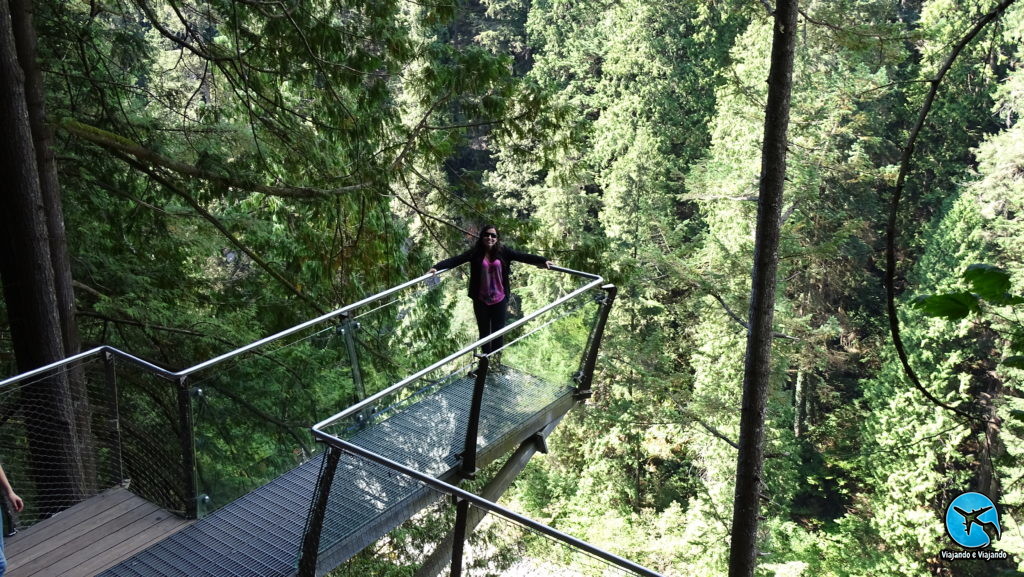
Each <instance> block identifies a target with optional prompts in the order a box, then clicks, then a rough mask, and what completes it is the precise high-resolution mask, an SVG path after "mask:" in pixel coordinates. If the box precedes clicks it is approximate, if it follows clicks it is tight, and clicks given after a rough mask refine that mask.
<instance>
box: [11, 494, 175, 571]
mask: <svg viewBox="0 0 1024 577" xmlns="http://www.w3.org/2000/svg"><path fill="white" fill-rule="evenodd" d="M191 523H192V521H189V520H185V519H182V518H180V517H177V516H176V515H174V514H172V513H169V512H167V511H164V510H162V509H160V508H159V507H157V506H156V505H154V504H153V503H150V502H149V501H146V500H145V499H143V498H141V497H138V496H136V495H134V494H132V493H131V492H130V491H128V490H126V489H123V488H120V487H117V488H114V489H110V490H108V491H105V492H103V493H101V494H100V495H97V496H95V497H93V498H91V499H87V500H86V501H83V502H82V503H79V504H77V505H75V506H74V507H70V508H68V509H67V510H65V511H62V512H61V513H58V514H57V515H54V516H53V517H51V518H49V519H46V520H45V521H42V522H40V523H37V524H35V525H33V526H32V527H29V528H27V529H24V530H23V531H20V532H19V533H18V534H17V535H15V536H14V537H12V538H11V539H10V540H9V543H10V547H8V548H7V552H8V563H9V564H10V565H9V566H8V571H7V574H6V577H57V576H61V577H91V576H93V575H96V574H97V573H99V572H101V571H103V570H105V569H108V568H109V567H112V566H114V565H117V564H118V563H120V562H122V561H124V560H125V559H127V558H129V557H131V556H132V555H134V554H135V553H137V552H138V551H141V550H143V549H145V548H146V547H149V546H150V545H152V544H154V543H158V542H159V541H161V540H163V539H164V538H166V537H167V536H169V535H172V534H173V533H175V532H177V531H178V530H180V529H182V528H184V527H187V526H189V525H190V524H191ZM5 544H7V543H5Z"/></svg>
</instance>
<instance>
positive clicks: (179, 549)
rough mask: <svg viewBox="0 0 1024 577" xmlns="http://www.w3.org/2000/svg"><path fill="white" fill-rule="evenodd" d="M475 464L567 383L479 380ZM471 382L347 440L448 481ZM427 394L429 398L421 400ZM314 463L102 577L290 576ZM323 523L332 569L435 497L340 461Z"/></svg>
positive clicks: (520, 437)
mask: <svg viewBox="0 0 1024 577" xmlns="http://www.w3.org/2000/svg"><path fill="white" fill-rule="evenodd" d="M486 382H487V395H485V397H484V401H483V406H482V410H481V419H480V430H479V439H480V445H479V446H478V452H477V459H478V463H480V464H481V465H483V464H487V463H489V462H492V461H494V460H496V459H497V458H499V457H501V456H502V455H504V454H506V453H507V452H508V451H510V450H512V449H514V448H515V447H516V446H518V445H519V444H521V443H522V442H524V441H525V440H527V439H529V438H530V437H532V436H533V435H534V434H536V433H537V432H538V431H539V430H540V429H542V428H543V427H544V426H546V425H547V424H548V423H550V422H551V421H552V420H554V419H556V418H558V417H560V416H561V415H564V414H565V412H566V411H568V410H569V409H570V408H571V407H572V406H573V405H574V404H575V402H576V401H575V400H574V398H573V393H574V392H575V388H574V387H570V386H566V385H556V384H552V383H549V382H546V381H544V380H541V379H538V378H536V377H534V376H531V375H529V374H527V373H524V372H521V371H517V370H514V369H511V368H505V369H504V370H503V371H500V372H498V373H497V374H495V373H492V374H490V375H488V377H487V381H486ZM473 384H474V379H472V378H469V377H461V378H457V379H455V380H453V381H451V382H449V383H448V384H446V385H444V386H442V387H441V388H440V389H439V390H437V391H424V392H422V393H421V395H420V398H419V399H417V400H416V401H415V402H413V404H411V405H409V406H408V407H407V408H405V409H403V410H401V411H397V412H395V413H394V414H391V415H386V416H385V420H383V421H381V422H379V423H378V424H376V425H373V426H371V427H369V428H366V429H364V430H362V431H359V432H357V433H355V434H354V435H353V436H352V437H351V438H350V439H349V441H350V442H351V443H353V444H355V445H357V446H360V447H363V448H365V449H367V450H370V451H373V452H375V453H377V454H380V455H382V456H384V457H387V458H389V459H391V460H394V461H396V462H399V463H401V464H403V465H405V466H407V467H410V468H412V469H415V470H418V471H420V472H423V473H426V474H428V475H431V476H433V477H436V478H439V479H442V480H453V479H455V478H456V477H458V467H459V463H460V458H459V456H460V454H461V453H462V451H463V447H464V444H465V443H464V434H465V433H464V432H465V429H466V425H467V422H468V419H469V407H470V402H471V399H472V395H473ZM428 393H429V394H428ZM322 460H323V457H322V456H318V457H317V458H315V459H313V460H311V461H309V462H307V463H305V464H303V465H302V466H300V467H297V468H296V469H294V470H292V471H291V472H289V473H287V474H285V475H284V476H282V477H280V478H278V479H276V480H275V481H273V482H271V483H270V484H268V485H266V486H264V487H262V488H260V489H257V490H256V491H253V492H251V493H249V494H248V495H246V496H245V497H242V498H241V499H239V500H237V501H235V502H233V503H231V504H230V505H227V506H226V507H224V508H223V509H220V510H219V511H217V512H216V513H214V514H212V515H210V516H209V517H206V518H204V519H201V520H200V521H198V522H196V523H195V524H194V525H192V526H191V527H189V528H187V529H185V530H182V531H180V532H178V533H176V534H175V535H172V536H171V537H170V538H168V539H166V540H165V541H163V542H161V543H159V544H157V545H155V546H153V547H151V548H150V549H148V550H146V551H144V552H142V553H140V554H138V555H136V556H135V557H133V558H131V559H129V560H127V561H125V562H124V563H122V564H120V565H118V566H116V567H113V568H111V569H109V570H108V571H106V572H104V573H102V574H101V575H103V576H104V577H127V576H133V577H149V576H181V577H186V576H187V577H201V576H231V577H243V576H252V577H276V576H282V577H283V576H290V575H294V574H295V573H296V571H297V567H298V560H299V554H300V550H301V546H302V539H303V534H304V529H305V525H306V517H307V515H308V513H309V509H310V503H311V500H312V498H313V492H314V489H315V486H316V481H317V478H318V475H319V473H320V467H321V464H322ZM333 488H334V489H336V490H332V491H331V500H332V503H331V507H330V510H331V518H329V519H326V520H325V522H324V532H323V535H322V538H321V540H322V541H321V542H322V549H323V551H324V553H321V555H320V561H319V565H321V566H327V567H332V566H336V565H338V564H340V563H342V562H344V561H345V560H346V559H348V558H349V557H351V556H352V555H354V554H355V553H357V552H359V551H360V550H362V549H363V548H364V547H366V546H367V545H369V544H371V543H373V542H374V541H375V540H377V539H378V538H380V537H381V536H383V535H385V534H386V533H387V532H388V531H390V530H391V529H393V528H395V527H397V526H398V525H399V524H400V523H401V522H402V521H404V520H406V519H408V518H409V517H411V516H412V515H413V514H415V513H416V512H417V511H418V510H419V509H421V508H422V507H424V506H426V505H427V504H429V503H430V502H431V501H432V500H433V499H435V498H436V495H437V494H436V493H434V492H431V491H428V490H426V489H425V488H424V487H423V486H422V485H418V484H413V483H409V482H408V481H407V480H403V479H402V478H401V477H400V476H396V475H394V474H392V473H391V472H389V471H388V470H387V469H386V468H385V467H383V466H381V465H376V464H373V463H371V462H368V461H365V460H360V459H355V458H351V459H346V458H343V459H342V461H341V463H340V465H339V468H338V472H337V474H336V476H335V478H334V486H333Z"/></svg>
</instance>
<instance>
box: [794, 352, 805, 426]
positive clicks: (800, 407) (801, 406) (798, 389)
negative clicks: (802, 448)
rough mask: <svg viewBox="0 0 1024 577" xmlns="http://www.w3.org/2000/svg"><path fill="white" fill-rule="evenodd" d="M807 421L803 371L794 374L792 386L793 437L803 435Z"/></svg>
mask: <svg viewBox="0 0 1024 577" xmlns="http://www.w3.org/2000/svg"><path fill="white" fill-rule="evenodd" d="M806 419H807V382H806V377H804V370H803V369H799V370H798V371H797V373H796V384H795V385H794V386H793V436H794V437H796V438H798V439H799V438H800V437H802V436H803V434H804V423H805V422H806Z"/></svg>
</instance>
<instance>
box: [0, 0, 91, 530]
mask: <svg viewBox="0 0 1024 577" xmlns="http://www.w3.org/2000/svg"><path fill="white" fill-rule="evenodd" d="M0 129H2V130H3V135H4V136H3V138H0V182H3V187H2V189H0V190H2V191H3V197H2V199H0V202H2V204H3V207H4V210H3V211H0V280H2V283H3V291H4V298H5V301H6V304H7V314H8V318H9V322H10V328H11V337H12V340H13V343H14V355H15V358H16V359H17V362H18V368H19V370H21V371H25V370H29V369H32V368H35V367H39V366H42V365H45V364H48V363H51V362H54V361H57V360H60V359H62V358H64V343H63V340H62V337H61V334H62V331H61V324H60V318H59V314H58V313H57V302H56V294H55V288H54V278H53V268H52V264H51V259H50V243H49V235H48V230H47V224H46V211H45V208H44V205H43V199H42V195H41V193H40V188H39V174H38V171H37V164H36V154H35V146H34V145H33V138H32V129H31V125H30V121H29V114H28V106H27V101H26V95H25V77H24V73H23V70H22V68H21V66H20V63H19V60H18V56H17V49H16V47H15V37H14V30H13V23H12V19H11V10H10V5H9V4H8V2H7V1H6V0H0ZM22 395H23V397H22V399H23V401H22V403H21V407H20V408H21V410H22V411H23V413H24V414H23V418H24V422H25V427H26V434H27V437H28V442H29V451H30V454H31V460H30V463H29V472H30V475H31V477H32V480H33V481H34V483H35V484H36V488H37V495H36V498H37V499H38V500H39V505H40V508H41V510H42V511H43V513H44V514H46V513H54V512H56V511H58V510H60V509H62V508H64V507H66V506H68V505H70V504H73V503H74V502H77V501H78V500H80V497H81V494H82V482H83V474H82V472H83V471H82V462H81V459H80V455H79V454H78V451H77V446H78V442H77V440H78V435H77V431H76V425H75V415H74V407H73V403H72V396H71V390H70V387H69V383H68V379H67V377H66V375H53V376H50V377H48V378H44V379H41V380H39V381H37V382H34V383H33V384H31V385H30V386H27V387H25V388H24V390H23V391H22ZM28 407H32V408H33V410H31V411H30V410H27V408H28Z"/></svg>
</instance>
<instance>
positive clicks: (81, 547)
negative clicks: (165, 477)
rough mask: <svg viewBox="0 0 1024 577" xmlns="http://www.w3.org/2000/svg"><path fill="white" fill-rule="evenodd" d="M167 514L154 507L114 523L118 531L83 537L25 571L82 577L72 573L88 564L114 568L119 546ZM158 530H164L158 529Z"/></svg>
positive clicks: (40, 576)
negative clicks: (112, 566) (122, 521)
mask: <svg viewBox="0 0 1024 577" xmlns="http://www.w3.org/2000/svg"><path fill="white" fill-rule="evenodd" d="M154 507H155V506H154ZM170 515H171V513H168V512H167V511H164V510H161V509H159V508H155V510H151V511H150V512H149V513H148V514H146V515H144V516H142V517H134V516H133V517H134V518H133V519H132V521H131V522H129V523H118V524H116V527H117V528H116V530H113V531H112V532H110V531H104V532H103V533H105V534H104V535H99V533H100V532H98V531H94V532H92V534H91V535H83V536H82V537H80V538H79V539H76V540H74V541H72V542H71V543H69V544H68V545H67V546H65V547H64V548H62V550H61V551H60V554H59V555H50V556H47V558H46V559H45V560H44V559H38V560H37V561H39V563H37V564H36V563H32V564H29V565H31V567H29V566H26V570H28V571H30V572H29V573H28V574H29V575H33V576H35V577H59V576H63V575H69V574H78V575H84V574H85V573H76V572H75V571H76V568H77V567H78V566H80V565H83V564H84V563H86V562H88V561H92V562H94V563H96V564H98V565H106V566H110V565H113V564H114V563H116V562H120V561H121V560H122V558H123V557H121V556H120V551H121V549H119V548H118V546H119V545H121V544H122V543H124V542H125V541H127V540H130V539H131V538H132V537H133V536H134V535H139V534H145V533H147V531H149V530H150V529H151V528H152V527H153V526H155V525H159V524H160V522H161V521H164V520H166V519H167V518H168V516H170ZM122 517H123V516H122ZM160 529H161V530H162V529H163V528H162V527H160ZM97 537H98V538H97ZM129 549H130V548H129ZM96 558H98V559H96ZM89 574H90V575H91V574H92V573H89Z"/></svg>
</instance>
